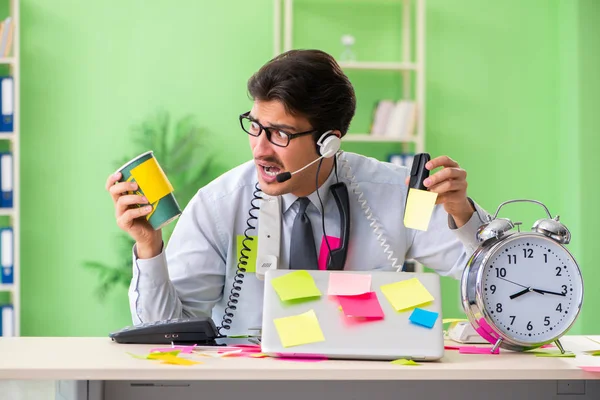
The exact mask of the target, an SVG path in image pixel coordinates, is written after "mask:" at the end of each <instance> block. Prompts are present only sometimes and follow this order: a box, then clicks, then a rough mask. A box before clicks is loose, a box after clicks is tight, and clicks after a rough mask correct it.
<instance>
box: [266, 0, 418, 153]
mask: <svg viewBox="0 0 600 400" xmlns="http://www.w3.org/2000/svg"><path fill="white" fill-rule="evenodd" d="M295 1H302V0H295ZM397 1H398V2H399V3H401V4H402V11H401V13H402V24H401V27H399V31H400V35H401V40H402V56H401V58H402V59H401V60H399V61H398V62H379V61H375V60H373V61H341V62H339V65H340V67H341V68H342V69H344V70H363V71H396V72H398V73H399V74H401V75H402V99H406V100H412V99H411V93H412V89H413V86H414V101H415V104H416V107H417V110H418V111H417V117H416V126H415V132H414V135H413V137H411V138H410V139H408V140H407V139H402V138H394V137H389V136H383V137H381V136H372V135H370V134H369V133H349V134H347V135H346V136H344V139H343V141H345V142H372V143H376V142H388V143H390V146H391V147H393V148H392V149H391V150H395V149H396V147H397V146H398V144H400V145H401V146H402V147H403V148H408V147H409V146H410V145H411V144H414V152H415V153H421V152H423V151H425V0H397ZM365 2H372V0H365ZM373 6H374V7H375V6H376V2H374V3H373ZM293 20H294V0H273V33H274V34H273V53H274V55H278V54H280V53H282V52H283V51H288V50H291V49H292V48H293V37H292V28H293ZM413 22H414V24H415V26H414V30H413V26H412V23H413ZM413 50H414V58H413V56H412V54H413Z"/></svg>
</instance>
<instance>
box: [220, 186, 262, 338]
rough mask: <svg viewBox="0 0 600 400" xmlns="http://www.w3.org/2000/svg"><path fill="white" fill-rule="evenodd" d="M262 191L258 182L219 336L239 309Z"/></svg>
mask: <svg viewBox="0 0 600 400" xmlns="http://www.w3.org/2000/svg"><path fill="white" fill-rule="evenodd" d="M261 193H262V190H260V188H259V187H258V182H257V183H256V184H255V185H254V192H253V193H252V195H253V196H254V197H253V198H252V200H251V201H250V209H249V210H248V215H249V217H248V219H247V220H246V229H245V230H244V236H245V237H244V239H243V240H242V250H241V251H240V258H239V259H238V263H237V270H236V271H235V275H234V277H233V283H232V287H231V291H230V292H229V298H228V300H227V307H225V311H224V313H223V321H222V322H221V326H220V327H219V328H218V331H219V334H220V335H223V333H222V332H221V331H222V330H229V329H230V328H231V323H232V321H233V315H234V311H235V310H236V309H237V303H238V298H239V297H240V291H241V290H242V283H243V282H244V276H245V274H246V265H248V258H249V256H248V255H246V252H250V251H251V249H250V247H248V244H247V242H248V241H249V240H250V241H252V240H255V238H253V237H251V236H250V235H249V232H250V231H251V230H253V229H256V226H255V225H252V224H251V222H252V221H253V220H258V215H254V214H253V212H256V211H257V210H259V209H260V206H259V205H258V201H259V200H262V196H261V195H260V194H261Z"/></svg>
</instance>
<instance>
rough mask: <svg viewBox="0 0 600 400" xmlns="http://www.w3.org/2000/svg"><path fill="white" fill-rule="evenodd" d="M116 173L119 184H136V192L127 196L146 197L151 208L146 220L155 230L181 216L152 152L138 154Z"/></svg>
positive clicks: (166, 180)
mask: <svg viewBox="0 0 600 400" xmlns="http://www.w3.org/2000/svg"><path fill="white" fill-rule="evenodd" d="M117 172H120V173H121V175H122V176H121V179H120V180H119V181H120V182H137V184H138V190H137V191H136V192H129V194H139V195H142V196H146V198H147V199H148V202H149V203H150V205H151V206H152V211H151V212H150V214H148V215H146V219H147V220H148V222H150V225H152V227H153V228H154V229H155V230H158V229H161V228H162V227H164V226H165V225H167V224H169V223H170V222H171V221H173V220H175V219H177V218H178V217H179V216H180V215H181V209H180V208H179V204H177V200H176V199H175V196H174V195H173V186H172V185H171V183H170V182H169V179H168V178H167V175H165V173H164V171H163V170H162V168H161V167H160V165H159V164H158V162H157V161H156V158H155V157H154V153H153V152H152V151H147V152H145V153H143V154H140V155H139V156H137V157H135V158H134V159H133V160H131V161H129V162H127V163H126V164H125V165H123V166H122V167H121V168H119V169H118V170H117ZM138 207H142V205H138Z"/></svg>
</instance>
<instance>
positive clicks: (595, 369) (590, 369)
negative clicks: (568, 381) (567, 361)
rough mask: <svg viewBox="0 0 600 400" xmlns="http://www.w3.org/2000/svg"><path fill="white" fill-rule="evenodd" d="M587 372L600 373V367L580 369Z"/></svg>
mask: <svg viewBox="0 0 600 400" xmlns="http://www.w3.org/2000/svg"><path fill="white" fill-rule="evenodd" d="M579 368H581V369H582V370H584V371H586V372H600V367H579Z"/></svg>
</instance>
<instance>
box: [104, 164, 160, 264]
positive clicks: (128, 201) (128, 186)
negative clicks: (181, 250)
mask: <svg viewBox="0 0 600 400" xmlns="http://www.w3.org/2000/svg"><path fill="white" fill-rule="evenodd" d="M119 179H121V173H120V172H117V173H115V174H112V175H110V176H109V177H108V179H107V180H106V190H108V191H109V192H110V195H111V197H112V199H113V203H114V204H115V216H116V218H117V225H118V226H119V228H121V229H122V230H124V231H125V232H127V233H128V234H129V236H131V237H132V238H133V240H135V242H136V248H137V256H138V258H152V257H155V256H157V255H158V254H160V252H161V251H162V231H161V230H154V228H152V225H150V223H149V222H148V220H146V218H145V216H146V215H148V214H150V212H151V211H152V206H151V205H150V204H148V200H147V199H146V198H145V197H144V196H141V195H137V194H128V193H127V192H135V191H136V190H137V189H138V185H137V183H136V182H119ZM138 204H139V205H141V207H137V205H138Z"/></svg>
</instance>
